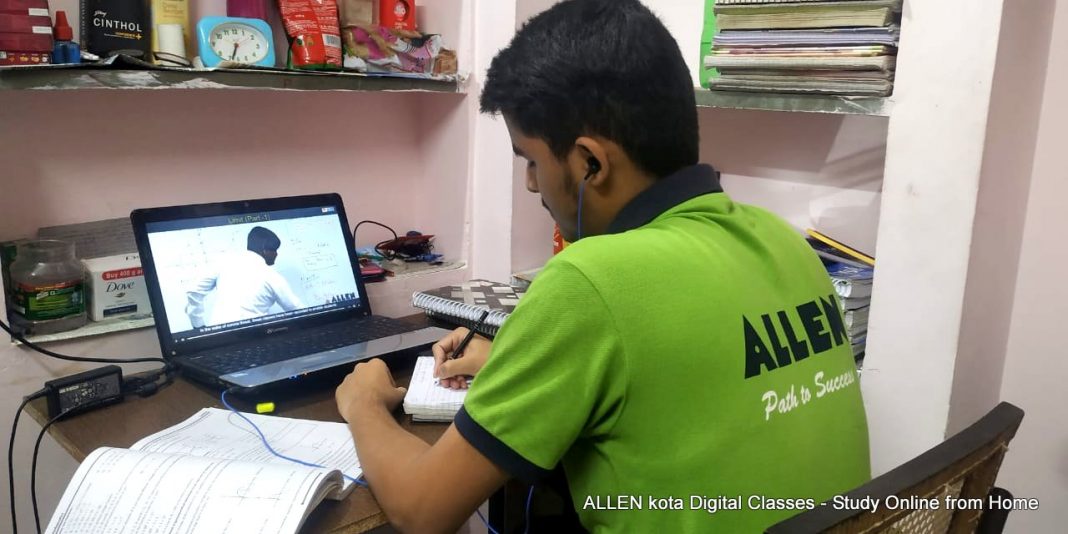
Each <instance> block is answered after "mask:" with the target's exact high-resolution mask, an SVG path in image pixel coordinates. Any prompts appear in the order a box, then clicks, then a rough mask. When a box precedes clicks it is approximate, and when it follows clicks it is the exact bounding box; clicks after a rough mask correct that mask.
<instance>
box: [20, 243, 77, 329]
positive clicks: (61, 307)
mask: <svg viewBox="0 0 1068 534" xmlns="http://www.w3.org/2000/svg"><path fill="white" fill-rule="evenodd" d="M11 289H12V295H11V303H12V308H11V310H12V312H14V313H12V317H11V321H12V326H14V327H15V328H16V329H17V330H19V331H21V332H23V333H24V334H28V335H39V334H54V333H56V332H62V331H65V330H73V329H75V328H79V327H81V326H83V325H85V323H86V321H87V318H86V313H85V271H84V269H83V268H82V265H81V263H79V262H78V260H77V258H75V257H74V244H73V243H68V242H66V241H54V240H41V241H29V242H26V243H23V244H21V245H19V246H18V252H17V253H16V256H15V261H14V263H12V264H11Z"/></svg>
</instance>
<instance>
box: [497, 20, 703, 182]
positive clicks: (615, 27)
mask: <svg viewBox="0 0 1068 534" xmlns="http://www.w3.org/2000/svg"><path fill="white" fill-rule="evenodd" d="M480 103H481V108H482V112H483V113H501V114H503V115H505V116H506V117H507V118H508V119H509V120H511V121H513V123H514V124H515V126H516V127H518V129H519V130H520V131H522V132H523V134H524V135H528V136H531V137H537V138H540V139H543V140H544V141H545V142H546V143H547V144H548V145H549V148H550V149H551V150H552V152H553V154H554V155H555V156H556V157H557V158H560V159H563V158H564V157H565V156H567V154H568V152H569V151H570V150H571V147H572V146H574V142H575V139H577V138H578V137H580V136H582V135H598V136H602V137H604V138H607V139H609V140H611V141H613V142H615V143H618V144H619V145H620V146H621V147H622V148H623V150H624V151H626V153H627V155H628V156H629V157H630V159H631V160H632V161H634V163H635V164H636V165H638V167H639V168H641V169H642V170H644V171H646V172H648V173H651V174H653V175H654V176H655V177H657V178H662V177H664V176H667V175H669V174H672V173H674V172H675V171H678V170H679V169H682V168H684V167H687V166H690V165H694V164H696V163H697V161H698V157H699V156H698V150H699V149H698V144H699V134H698V127H697V105H696V102H695V100H694V85H693V79H692V78H691V77H690V71H689V68H688V67H687V66H686V62H685V61H684V60H683V58H682V53H681V52H680V51H679V46H678V43H676V42H675V39H674V38H673V37H672V36H671V33H670V32H668V30H667V28H666V27H665V26H664V24H663V23H662V22H661V21H660V19H658V18H657V17H656V15H654V14H653V13H652V12H651V11H649V9H648V8H646V7H645V6H643V5H642V4H641V3H640V2H639V1H638V0H565V1H563V2H560V3H558V4H556V5H555V6H553V7H552V8H550V9H548V10H547V11H544V12H542V13H541V14H539V15H537V16H535V17H534V18H532V19H530V20H529V21H528V22H527V23H526V24H524V25H523V27H522V28H521V29H520V30H519V31H518V32H517V33H516V35H515V37H514V38H513V39H512V42H511V44H509V45H508V47H507V48H505V49H504V50H502V51H501V52H500V53H499V54H497V57H495V58H493V62H492V63H491V64H490V68H489V71H488V72H487V74H486V84H485V88H484V89H483V91H482V98H481V102H480Z"/></svg>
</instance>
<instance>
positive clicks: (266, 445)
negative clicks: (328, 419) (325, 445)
mask: <svg viewBox="0 0 1068 534" xmlns="http://www.w3.org/2000/svg"><path fill="white" fill-rule="evenodd" d="M231 389H233V388H231ZM231 389H226V390H223V392H222V395H221V396H220V398H221V399H222V404H223V406H226V408H227V409H229V410H230V411H231V412H234V413H235V414H237V416H238V417H240V418H241V419H244V420H245V422H246V423H248V424H249V425H251V426H252V429H253V430H255V431H256V434H259V436H260V441H262V442H263V446H264V447H267V451H268V452H270V453H271V454H273V455H275V456H277V457H279V458H281V459H283V460H288V461H290V462H293V463H295V464H299V465H303V466H305V467H315V468H318V469H329V468H328V467H326V466H322V465H319V464H313V463H311V462H305V461H304V460H298V459H296V458H291V457H289V456H286V455H284V454H280V453H279V452H278V451H276V450H274V447H271V444H270V443H268V442H267V436H264V435H263V432H262V431H261V430H260V427H258V426H256V423H253V422H252V419H249V418H248V417H245V414H243V413H241V412H239V411H237V409H236V408H234V407H233V406H231V405H230V403H229V402H228V401H227V400H226V394H227V393H229V392H230V391H231ZM341 476H343V477H345V479H346V480H350V481H352V482H353V483H354V484H357V485H360V486H363V487H365V488H366V487H367V483H366V482H364V481H362V480H359V479H357V478H354V477H351V476H349V475H346V474H345V473H342V474H341Z"/></svg>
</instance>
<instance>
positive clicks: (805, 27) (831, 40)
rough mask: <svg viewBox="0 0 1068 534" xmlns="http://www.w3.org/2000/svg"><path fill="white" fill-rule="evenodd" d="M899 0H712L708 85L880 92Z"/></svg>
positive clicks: (890, 62)
mask: <svg viewBox="0 0 1068 534" xmlns="http://www.w3.org/2000/svg"><path fill="white" fill-rule="evenodd" d="M901 2H902V0H715V3H714V4H713V8H712V12H711V13H706V15H705V16H706V17H714V19H713V21H711V22H710V23H709V24H707V25H706V27H708V28H713V27H714V29H713V30H712V31H714V32H715V34H714V37H713V38H712V45H711V49H710V51H709V52H708V54H707V55H706V56H705V57H704V67H705V68H707V69H716V70H715V73H714V74H713V75H712V77H711V78H709V80H708V88H709V89H718V90H730V91H757V92H771V93H814V94H835V95H849V96H886V95H889V94H890V93H891V92H892V91H893V83H894V68H895V64H896V63H895V61H896V56H897V44H898V38H899V35H900V31H899V26H898V24H897V23H898V21H899V19H900V15H901V13H900V12H901Z"/></svg>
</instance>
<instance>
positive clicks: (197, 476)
mask: <svg viewBox="0 0 1068 534" xmlns="http://www.w3.org/2000/svg"><path fill="white" fill-rule="evenodd" d="M244 415H245V416H246V417H248V418H249V419H250V420H252V421H254V422H255V423H256V426H257V427H259V428H260V430H261V431H262V432H263V434H264V437H265V438H266V439H267V441H268V442H269V443H270V444H271V446H272V447H273V448H274V449H275V450H276V451H277V452H278V453H279V454H282V455H284V456H287V457H289V458H295V459H298V460H301V461H302V462H306V463H310V464H316V465H321V466H324V467H323V468H316V467H308V466H304V465H300V464H297V463H294V462H291V461H289V460H286V459H283V458H279V457H277V456H274V455H273V454H271V453H270V451H268V450H267V447H266V446H265V445H264V443H263V440H261V439H260V436H259V434H257V433H256V431H255V430H254V429H253V428H252V426H251V425H249V423H248V422H247V421H245V420H243V419H242V418H241V417H239V416H238V415H237V414H235V413H233V412H230V411H228V410H219V409H215V408H205V409H203V410H201V411H200V412H198V413H196V414H195V415H193V416H192V417H190V418H189V419H187V420H185V421H183V422H182V423H179V424H177V425H175V426H173V427H171V428H168V429H166V430H163V431H161V432H158V433H156V434H153V435H151V436H148V437H146V438H144V439H142V440H141V441H139V442H137V443H135V444H134V445H133V446H132V447H130V449H129V450H126V449H113V448H101V449H97V450H95V451H93V453H92V454H90V455H89V457H88V458H86V459H85V461H84V462H82V465H81V466H80V467H79V468H78V471H77V473H75V475H74V479H73V480H71V482H70V484H69V485H68V486H67V490H66V491H65V492H64V494H63V497H62V499H61V500H60V503H59V506H58V507H57V509H56V513H55V515H54V516H53V517H52V521H51V522H50V524H49V526H48V532H49V533H55V534H68V533H74V534H80V533H85V534H90V533H93V534H95V533H99V532H109V533H115V534H120V533H122V534H127V533H129V534H135V533H146V534H147V533H155V532H168V533H176V534H185V533H189V534H193V533H220V534H243V533H250V534H251V533H294V532H297V530H298V529H299V528H300V525H301V524H303V522H304V520H305V519H306V518H307V516H308V514H309V513H311V511H312V510H313V509H314V508H315V506H316V505H318V504H319V503H320V502H321V501H322V500H323V499H327V498H329V499H334V500H340V499H343V498H344V497H346V496H347V495H348V494H349V493H350V492H351V490H352V488H353V486H354V484H353V482H352V481H351V480H349V479H348V477H351V478H352V479H356V478H359V476H360V475H361V474H362V471H361V469H360V463H359V459H358V458H357V457H356V450H355V447H354V446H353V442H352V435H351V434H350V433H349V431H348V428H347V427H346V426H345V425H344V424H342V423H329V422H321V421H309V420H304V419H290V418H285V417H273V416H264V415H255V414H244Z"/></svg>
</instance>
